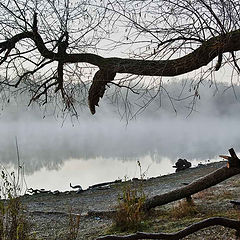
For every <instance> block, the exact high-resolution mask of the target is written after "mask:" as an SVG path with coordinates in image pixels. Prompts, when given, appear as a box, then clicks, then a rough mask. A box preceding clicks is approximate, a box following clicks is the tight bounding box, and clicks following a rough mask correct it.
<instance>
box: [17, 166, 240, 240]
mask: <svg viewBox="0 0 240 240" xmlns="http://www.w3.org/2000/svg"><path fill="white" fill-rule="evenodd" d="M224 165H226V162H217V163H210V164H207V165H201V166H198V167H196V168H190V169H187V170H184V171H181V172H178V173H174V174H170V175H165V176H159V177H156V178H150V179H147V180H144V181H140V180H137V179H135V180H133V181H130V182H129V183H130V184H132V185H133V186H138V185H139V184H141V187H142V188H143V190H144V192H145V194H146V196H147V197H151V196H154V195H157V194H161V193H164V192H168V191H171V190H173V189H176V188H179V187H182V186H183V183H186V182H187V183H190V182H192V181H193V180H195V179H197V178H199V177H202V176H204V175H206V174H208V173H210V172H212V171H214V170H216V169H218V168H220V167H222V166H224ZM238 177H239V176H235V177H232V178H231V179H228V180H226V181H224V182H223V183H220V184H218V185H216V186H214V187H212V188H210V189H209V190H208V193H209V194H210V195H211V196H212V195H214V196H218V195H219V196H220V194H221V193H222V192H223V191H225V195H226V199H224V196H221V199H220V197H219V198H218V197H214V198H213V197H212V198H211V197H210V198H209V196H207V193H205V195H206V196H205V197H204V196H201V197H200V195H199V196H196V197H195V196H194V202H195V204H196V205H197V206H200V207H201V211H200V210H199V214H200V215H199V219H201V218H204V214H205V213H206V216H209V214H210V213H209V209H210V210H211V214H212V215H213V216H214V213H215V212H220V210H219V209H224V211H223V213H222V214H223V215H226V214H227V212H229V211H228V209H230V210H232V206H231V204H230V203H229V198H230V199H236V198H237V197H238V195H239V193H240V182H238ZM238 183H239V184H238ZM238 185H239V186H238ZM226 191H227V192H226ZM121 192H122V183H116V184H112V185H110V188H105V189H101V190H99V189H89V190H86V191H83V192H81V193H79V194H77V193H76V192H73V191H72V192H65V193H59V194H56V195H54V194H51V193H38V194H34V195H25V196H23V197H21V199H22V202H23V204H24V206H25V209H26V212H27V214H28V217H29V219H30V220H31V222H32V223H33V229H34V235H35V236H37V238H39V239H49V240H51V239H59V240H60V239H67V238H66V234H67V232H68V231H69V226H68V225H69V217H70V215H71V216H72V217H76V216H78V215H80V226H79V230H78V237H77V239H81V240H83V239H85V240H86V239H95V238H96V237H97V236H99V235H103V234H105V233H106V231H107V230H108V229H109V226H110V225H111V224H112V219H111V211H112V210H113V209H114V206H116V204H117V202H118V198H119V196H120V195H121ZM227 193H229V194H227ZM196 195H197V194H196ZM204 198H206V199H204ZM174 204H176V203H173V204H167V205H169V206H167V208H168V209H169V208H171V207H172V206H173V205H174ZM165 209H166V208H165ZM199 209H200V208H199ZM160 210H161V209H160ZM215 210H216V211H215ZM234 211H236V210H234ZM98 212H99V213H98ZM225 212H226V213H225ZM211 214H210V215H211ZM233 215H234V216H235V215H236V214H233ZM191 220H192V221H191ZM197 220H198V219H188V220H186V221H185V222H186V223H185V225H184V224H180V221H179V220H176V221H172V222H173V223H178V222H179V226H174V228H173V231H175V230H179V229H182V228H183V227H185V226H188V225H190V224H191V223H192V222H194V221H197ZM172 222H171V220H169V224H172ZM181 222H182V221H181ZM164 224H165V225H166V222H165V223H164ZM164 224H162V225H161V218H159V217H158V218H156V219H153V220H152V226H153V227H152V228H151V229H150V230H149V231H153V230H154V231H164V226H165V225H164ZM221 229H222V230H221ZM167 231H169V230H167ZM212 231H213V232H215V234H213V232H212ZM216 232H217V233H218V235H216ZM219 233H220V235H221V236H219ZM223 233H224V234H223ZM212 234H213V235H212ZM215 237H216V238H215ZM233 237H234V234H233V232H232V231H228V230H226V229H223V228H221V227H214V228H209V229H207V230H204V231H199V232H198V233H196V234H192V235H190V236H189V237H188V238H186V239H194V240H196V239H234V238H233Z"/></svg>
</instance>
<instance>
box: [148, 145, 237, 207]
mask: <svg viewBox="0 0 240 240" xmlns="http://www.w3.org/2000/svg"><path fill="white" fill-rule="evenodd" d="M229 152H230V155H231V157H228V156H221V157H224V158H225V159H228V165H227V166H226V167H222V168H220V169H217V170H216V171H214V172H212V173H210V174H208V175H206V176H203V177H201V178H199V179H197V180H195V181H193V182H192V183H190V184H188V185H187V186H184V187H181V188H178V189H175V190H173V191H171V192H167V193H164V194H160V195H156V196H154V197H152V198H149V199H147V200H146V202H145V204H144V208H145V209H146V210H150V209H151V208H155V207H157V206H161V205H164V204H167V203H170V202H173V201H176V200H180V199H183V198H187V197H189V196H191V195H192V194H195V193H198V192H200V191H202V190H205V189H207V188H209V187H212V186H214V185H216V184H218V183H220V182H222V181H224V180H226V179H228V178H230V177H232V176H234V175H237V174H239V173H240V159H239V158H238V157H237V155H236V153H235V152H234V150H233V149H232V148H231V149H229Z"/></svg>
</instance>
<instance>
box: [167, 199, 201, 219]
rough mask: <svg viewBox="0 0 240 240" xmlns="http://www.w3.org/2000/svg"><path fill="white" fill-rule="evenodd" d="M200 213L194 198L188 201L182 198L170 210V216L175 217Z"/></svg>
mask: <svg viewBox="0 0 240 240" xmlns="http://www.w3.org/2000/svg"><path fill="white" fill-rule="evenodd" d="M197 213H198V210H197V207H196V206H195V204H194V202H193V200H192V201H186V200H182V201H179V202H178V203H177V204H175V205H174V206H173V207H172V209H171V210H170V216H171V217H172V218H175V219H179V218H184V217H192V216H195V215H196V214H197Z"/></svg>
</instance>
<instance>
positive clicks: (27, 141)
mask: <svg viewBox="0 0 240 240" xmlns="http://www.w3.org/2000/svg"><path fill="white" fill-rule="evenodd" d="M174 86H175V85H174ZM238 89H239V92H240V87H238ZM209 91H210V92H209ZM203 93H204V94H203V95H205V98H201V101H200V102H199V105H198V108H197V109H198V111H194V112H192V114H191V115H190V116H189V117H186V116H187V112H186V111H185V112H184V111H183V112H181V111H179V112H178V114H177V115H176V114H175V113H174V112H173V111H171V110H169V109H171V107H170V106H167V107H165V108H164V106H163V107H162V109H160V110H159V111H156V109H159V103H156V104H155V105H153V106H152V107H151V108H150V109H149V110H148V111H147V112H146V113H143V114H142V115H139V116H138V118H137V119H136V120H131V121H129V122H126V121H125V120H121V118H120V116H119V115H118V114H116V113H114V112H116V108H114V107H109V106H112V105H108V104H106V103H104V101H102V102H101V107H100V108H98V109H97V113H96V115H94V116H92V115H91V114H90V113H89V111H88V109H87V111H83V112H80V117H79V120H77V119H73V120H72V119H66V120H65V119H64V120H63V119H62V118H61V117H59V118H58V113H57V112H55V113H54V114H52V113H50V114H48V113H47V112H44V111H43V110H42V111H39V110H37V107H35V108H30V109H29V108H26V107H23V103H22V101H19V100H18V101H17V102H13V103H11V102H10V103H11V104H10V106H9V107H7V108H6V109H4V111H3V112H2V114H1V115H0V133H1V135H0V162H1V164H2V165H3V166H5V167H6V168H8V169H14V168H15V169H16V168H17V154H16V143H15V139H16V138H17V141H18V147H19V156H20V161H21V165H24V170H25V178H26V182H27V185H28V187H32V188H45V189H50V190H56V189H58V190H61V191H63V190H69V189H70V187H69V184H70V182H71V183H72V184H73V185H75V184H80V185H82V187H83V188H87V187H88V186H89V185H92V184H95V183H99V182H105V181H113V180H116V179H118V178H121V179H124V178H125V177H127V178H132V177H139V176H140V172H139V171H140V169H139V167H138V165H137V161H140V163H141V166H142V172H146V177H153V176H159V175H164V174H168V173H172V172H174V170H175V169H174V168H172V165H174V163H175V162H176V161H177V159H178V158H185V159H187V160H189V161H191V162H192V164H193V165H197V163H199V162H203V163H205V162H207V161H208V160H211V161H215V160H220V159H219V157H216V156H218V155H219V154H225V155H226V154H228V149H229V148H231V147H233V148H234V149H235V150H236V152H239V150H240V128H239V119H240V103H239V101H238V99H235V98H234V97H233V94H232V93H229V94H228V95H226V93H225V95H224V99H223V100H224V101H223V100H222V95H220V96H219V97H217V96H214V98H213V91H212V90H211V89H210V90H209V89H208V88H204V91H203ZM239 95H240V94H239ZM166 101H168V102H169V100H168V98H167V99H166ZM179 104H181V106H179V107H180V109H183V110H184V109H187V108H186V102H180V103H179ZM43 116H44V118H43Z"/></svg>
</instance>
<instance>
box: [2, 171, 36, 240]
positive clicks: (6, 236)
mask: <svg viewBox="0 0 240 240" xmlns="http://www.w3.org/2000/svg"><path fill="white" fill-rule="evenodd" d="M18 174H20V173H19V172H18ZM1 180H2V184H1V198H2V200H1V201H0V239H1V240H13V239H14V240H33V239H35V237H34V236H33V235H32V234H31V223H30V222H29V221H28V220H27V218H26V215H25V214H24V207H23V205H22V203H21V201H20V198H19V192H20V191H21V187H20V182H21V181H20V178H19V175H17V176H15V173H14V172H11V173H10V174H9V173H8V172H7V171H6V170H5V169H4V168H3V169H2V171H1Z"/></svg>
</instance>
